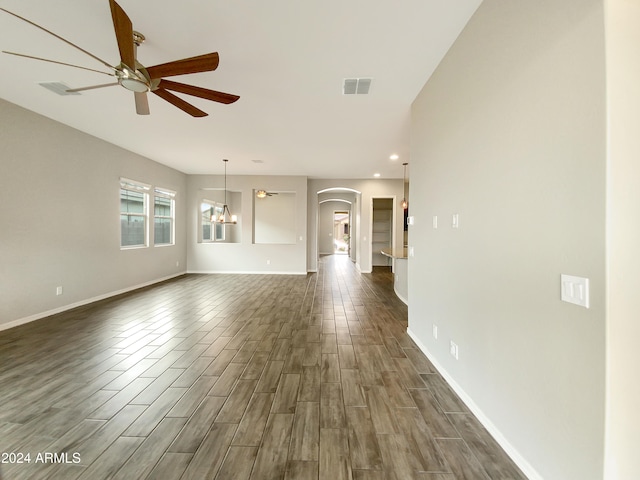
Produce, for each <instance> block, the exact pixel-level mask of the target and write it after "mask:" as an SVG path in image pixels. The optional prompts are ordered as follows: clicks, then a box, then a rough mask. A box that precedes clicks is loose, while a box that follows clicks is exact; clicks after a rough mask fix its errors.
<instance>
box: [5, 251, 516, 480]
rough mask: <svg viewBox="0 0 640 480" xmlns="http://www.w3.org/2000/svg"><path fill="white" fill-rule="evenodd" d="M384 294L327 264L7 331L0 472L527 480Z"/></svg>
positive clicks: (152, 292) (333, 260)
mask: <svg viewBox="0 0 640 480" xmlns="http://www.w3.org/2000/svg"><path fill="white" fill-rule="evenodd" d="M391 282H392V279H391V274H390V273H389V272H388V271H387V270H385V269H382V270H379V271H378V270H376V271H374V273H372V274H359V273H357V271H356V269H355V268H354V266H353V264H352V263H351V262H350V260H349V259H348V258H347V257H346V256H328V257H323V258H322V259H321V261H320V269H319V272H318V273H317V274H309V275H306V276H301V275H298V276H293V275H292V276H288V275H287V276H285V275H187V276H184V277H180V278H178V279H174V280H171V281H168V282H165V283H162V284H159V285H155V286H153V287H149V288H145V289H141V290H138V291H136V292H132V293H130V294H126V295H121V296H118V297H114V298H111V299H108V300H104V301H100V302H97V303H94V304H91V305H87V306H84V307H81V308H77V309H74V310H71V311H67V312H64V313H62V314H59V315H55V316H51V317H48V318H45V319H42V320H39V321H37V322H32V323H30V324H27V325H23V326H21V327H17V328H14V329H11V330H7V331H4V332H0V454H1V455H2V456H3V458H2V459H0V460H2V461H3V462H4V463H1V464H0V477H1V478H2V479H3V480H13V479H30V480H33V479H44V478H46V479H49V478H54V479H64V480H70V479H75V478H80V479H91V480H96V479H102V478H118V479H128V480H131V479H145V478H146V479H159V480H171V479H179V478H182V479H198V480H202V479H233V480H241V479H249V478H251V479H265V480H272V479H296V480H298V479H300V480H303V479H318V478H319V479H330V480H341V479H357V480H364V479H367V480H369V479H371V480H378V479H389V480H404V479H423V480H426V479H429V480H453V479H473V480H479V479H523V478H525V477H524V475H523V474H522V473H521V472H520V471H519V470H518V469H517V467H516V466H515V465H514V464H513V463H512V462H511V461H510V459H509V458H508V457H507V456H506V455H505V454H504V452H503V451H502V450H501V449H500V447H498V446H497V444H496V443H495V442H494V441H493V439H492V438H491V437H490V436H489V435H488V434H487V433H486V432H485V430H484V429H483V428H482V426H481V425H480V424H479V423H478V421H477V420H476V419H475V418H474V416H473V415H472V414H471V413H470V412H469V411H468V409H467V408H466V407H465V406H464V404H463V403H462V402H461V401H460V400H459V399H458V398H457V397H456V395H455V394H454V393H453V392H452V390H451V389H450V388H449V386H448V385H447V384H446V383H445V381H444V380H443V379H442V377H441V376H440V375H439V374H438V373H436V371H435V369H434V368H433V366H432V365H431V364H430V362H429V361H428V360H427V359H426V358H425V356H424V355H423V354H422V353H421V352H420V351H419V350H418V349H417V348H416V346H415V344H414V343H413V342H412V340H411V339H410V338H409V337H408V336H407V334H406V326H407V308H406V306H405V305H404V304H403V303H402V302H400V301H399V300H398V299H397V298H396V297H395V294H394V293H393V288H392V284H391ZM27 456H28V457H27ZM19 460H22V463H19Z"/></svg>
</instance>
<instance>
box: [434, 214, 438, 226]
mask: <svg viewBox="0 0 640 480" xmlns="http://www.w3.org/2000/svg"><path fill="white" fill-rule="evenodd" d="M433 228H438V216H437V215H434V216H433Z"/></svg>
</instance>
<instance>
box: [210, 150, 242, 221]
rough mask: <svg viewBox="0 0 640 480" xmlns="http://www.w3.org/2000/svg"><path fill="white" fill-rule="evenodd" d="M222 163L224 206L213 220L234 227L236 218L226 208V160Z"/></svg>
mask: <svg viewBox="0 0 640 480" xmlns="http://www.w3.org/2000/svg"><path fill="white" fill-rule="evenodd" d="M222 161H223V162H224V206H223V207H222V213H220V215H219V216H218V218H217V219H216V220H215V221H216V222H218V223H224V224H227V223H228V224H230V225H235V224H236V223H238V217H237V216H236V215H231V212H230V211H229V207H228V206H227V162H229V160H227V159H226V158H225V159H223V160H222Z"/></svg>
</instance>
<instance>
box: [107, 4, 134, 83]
mask: <svg viewBox="0 0 640 480" xmlns="http://www.w3.org/2000/svg"><path fill="white" fill-rule="evenodd" d="M109 5H110V6H111V18H112V19H113V28H114V29H115V32H116V40H117V41H118V50H119V51H120V61H121V62H122V63H124V64H125V65H126V66H127V67H129V68H130V69H131V70H133V71H135V69H136V56H135V49H134V45H133V24H132V23H131V20H130V19H129V17H128V16H127V14H126V13H125V11H124V10H123V9H122V7H121V6H120V5H118V4H117V3H116V2H114V1H113V0H109Z"/></svg>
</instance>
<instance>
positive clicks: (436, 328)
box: [433, 325, 438, 340]
mask: <svg viewBox="0 0 640 480" xmlns="http://www.w3.org/2000/svg"><path fill="white" fill-rule="evenodd" d="M433 338H435V339H436V340H437V339H438V326H437V325H434V326H433Z"/></svg>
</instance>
